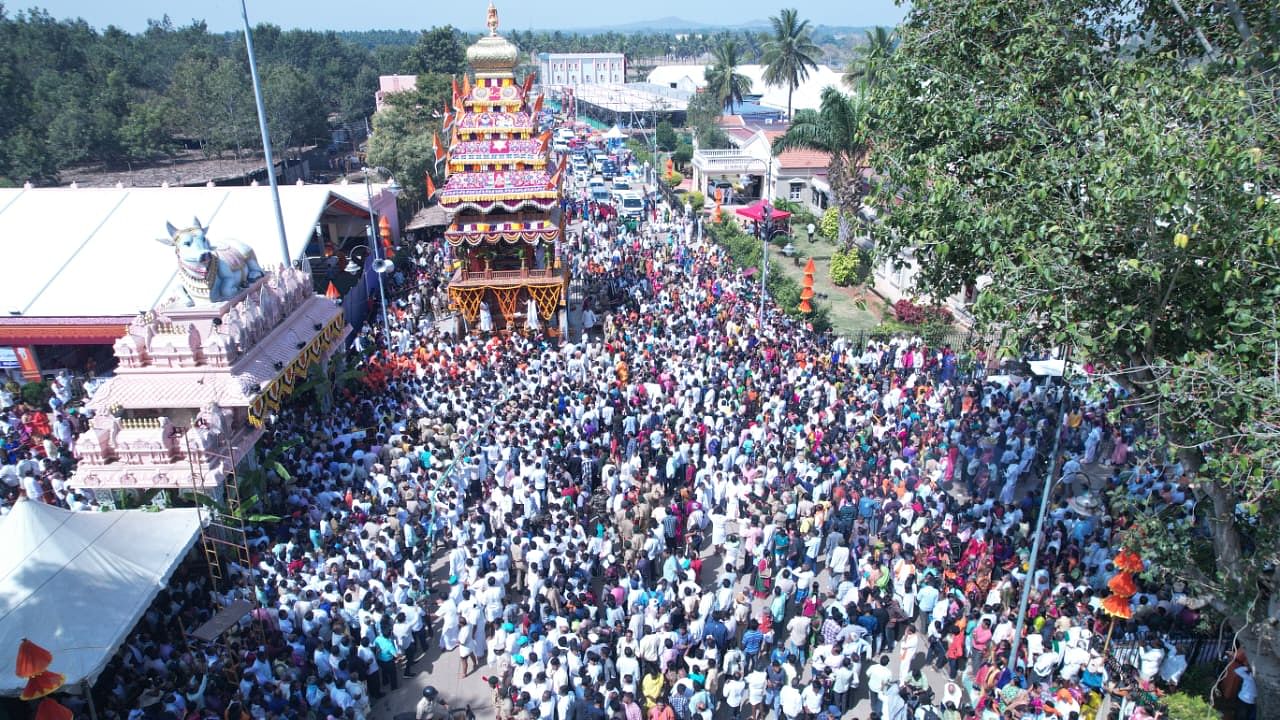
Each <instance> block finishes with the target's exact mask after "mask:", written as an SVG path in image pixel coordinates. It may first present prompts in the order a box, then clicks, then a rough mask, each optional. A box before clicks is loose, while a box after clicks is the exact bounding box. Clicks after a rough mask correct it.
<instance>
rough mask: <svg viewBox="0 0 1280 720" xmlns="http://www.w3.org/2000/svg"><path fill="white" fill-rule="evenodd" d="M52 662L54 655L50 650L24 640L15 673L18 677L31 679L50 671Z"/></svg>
mask: <svg viewBox="0 0 1280 720" xmlns="http://www.w3.org/2000/svg"><path fill="white" fill-rule="evenodd" d="M52 662H53V655H52V654H51V653H50V652H49V651H48V650H45V649H44V648H42V647H40V646H39V645H37V644H35V643H33V642H31V641H30V640H28V639H26V638H22V642H21V643H20V644H19V645H18V659H17V661H16V662H15V663H14V664H13V671H14V673H16V674H17V676H18V677H21V678H29V677H31V676H33V675H39V674H40V673H42V672H44V671H45V670H48V669H49V664H50V663H52Z"/></svg>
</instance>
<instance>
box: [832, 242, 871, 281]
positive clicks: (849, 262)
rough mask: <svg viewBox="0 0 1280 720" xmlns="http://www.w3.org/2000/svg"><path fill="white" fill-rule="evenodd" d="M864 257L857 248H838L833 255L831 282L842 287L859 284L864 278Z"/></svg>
mask: <svg viewBox="0 0 1280 720" xmlns="http://www.w3.org/2000/svg"><path fill="white" fill-rule="evenodd" d="M862 274H863V273H862V257H861V255H860V254H859V253H858V251H856V250H837V251H836V252H834V253H832V255H831V282H833V283H835V284H836V285H839V286H840V287H849V286H850V285H854V284H857V283H858V281H859V280H861V278H862Z"/></svg>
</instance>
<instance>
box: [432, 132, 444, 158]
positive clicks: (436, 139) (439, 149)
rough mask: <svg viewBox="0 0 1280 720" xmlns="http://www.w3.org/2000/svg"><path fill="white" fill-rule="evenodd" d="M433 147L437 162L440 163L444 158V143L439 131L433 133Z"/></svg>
mask: <svg viewBox="0 0 1280 720" xmlns="http://www.w3.org/2000/svg"><path fill="white" fill-rule="evenodd" d="M431 148H432V149H433V150H435V153H436V164H439V163H440V161H441V160H444V145H441V144H440V135H439V134H438V133H433V134H432V135H431Z"/></svg>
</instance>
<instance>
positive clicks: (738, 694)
mask: <svg viewBox="0 0 1280 720" xmlns="http://www.w3.org/2000/svg"><path fill="white" fill-rule="evenodd" d="M720 692H721V693H722V694H723V695H724V702H725V705H728V706H729V712H730V717H731V718H732V720H739V718H741V717H742V705H743V703H744V702H746V700H747V683H746V681H745V680H743V679H742V674H741V673H734V675H733V677H731V678H729V679H728V680H726V681H725V683H724V687H722V688H721V689H720ZM762 692H763V690H762Z"/></svg>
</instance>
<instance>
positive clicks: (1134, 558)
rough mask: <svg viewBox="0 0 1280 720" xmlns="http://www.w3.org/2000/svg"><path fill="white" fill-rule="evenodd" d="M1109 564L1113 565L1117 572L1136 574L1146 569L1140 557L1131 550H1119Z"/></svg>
mask: <svg viewBox="0 0 1280 720" xmlns="http://www.w3.org/2000/svg"><path fill="white" fill-rule="evenodd" d="M1111 562H1112V563H1113V564H1115V566H1116V569H1117V570H1122V571H1124V572H1131V573H1138V572H1142V571H1143V570H1144V569H1146V565H1145V564H1144V563H1143V562H1142V556H1141V555H1139V554H1138V553H1136V552H1134V551H1132V550H1121V551H1120V552H1118V553H1116V556H1115V558H1114V559H1113V560H1112V561H1111Z"/></svg>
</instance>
